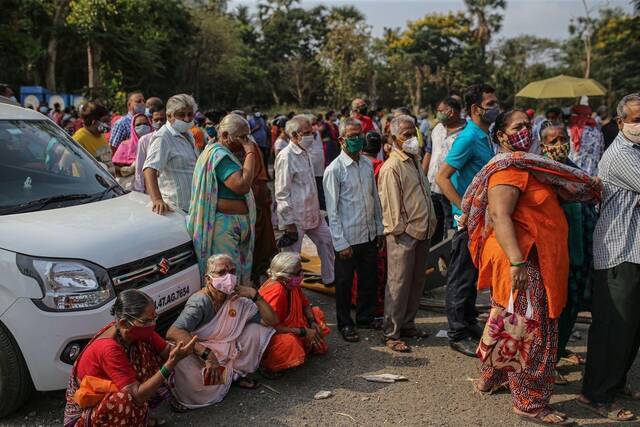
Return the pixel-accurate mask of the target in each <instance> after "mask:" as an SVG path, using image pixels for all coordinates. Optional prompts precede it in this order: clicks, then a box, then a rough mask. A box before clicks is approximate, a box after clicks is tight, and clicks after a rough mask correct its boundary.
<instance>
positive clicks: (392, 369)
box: [0, 291, 640, 427]
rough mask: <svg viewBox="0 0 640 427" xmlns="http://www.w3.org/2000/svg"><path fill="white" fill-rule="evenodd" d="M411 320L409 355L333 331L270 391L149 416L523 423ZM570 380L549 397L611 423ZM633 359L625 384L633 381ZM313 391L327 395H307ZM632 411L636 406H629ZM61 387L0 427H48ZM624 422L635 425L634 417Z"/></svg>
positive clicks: (471, 368)
mask: <svg viewBox="0 0 640 427" xmlns="http://www.w3.org/2000/svg"><path fill="white" fill-rule="evenodd" d="M307 294H308V295H309V296H310V297H311V299H312V301H313V302H314V304H316V305H319V306H320V307H322V308H323V309H324V310H325V311H326V313H327V320H328V321H329V322H332V320H333V319H335V314H334V310H333V301H332V299H331V297H327V296H324V295H318V294H314V293H312V292H308V291H307ZM418 323H419V324H420V325H421V326H422V327H424V328H426V329H427V330H429V331H430V332H432V334H433V335H432V336H431V337H429V338H427V339H424V340H419V341H418V342H416V341H413V342H412V344H414V347H413V348H414V351H413V352H412V353H409V354H398V353H395V354H394V353H392V352H391V351H389V350H387V349H386V348H385V347H384V345H383V344H382V340H381V336H380V333H379V332H375V331H363V332H361V338H362V340H361V342H360V343H357V344H348V343H346V342H344V341H342V339H341V338H340V337H339V336H338V334H337V333H336V332H335V323H330V326H331V327H332V329H334V332H332V334H331V335H330V340H329V342H330V346H331V350H330V353H329V354H328V355H325V356H320V357H312V358H310V359H309V360H308V362H307V363H306V364H305V365H304V366H303V367H300V368H298V369H295V370H292V371H290V372H288V373H287V374H286V375H285V376H284V377H283V378H280V379H277V380H265V379H263V378H261V377H259V376H257V377H256V378H257V379H258V380H259V381H261V382H262V383H264V384H266V385H268V386H270V387H271V388H272V389H274V390H276V391H277V392H274V391H272V390H270V389H267V388H266V387H261V388H259V389H257V390H242V389H239V388H236V387H234V388H232V390H231V392H230V393H229V395H228V396H227V398H226V399H225V400H224V401H223V402H222V403H220V404H218V405H215V406H213V407H210V408H206V409H201V410H197V411H193V412H189V413H186V414H179V415H178V414H173V413H171V412H170V411H169V409H168V405H165V406H163V407H161V408H160V410H159V411H158V412H157V415H159V416H162V417H164V418H165V419H166V420H167V421H168V425H172V426H181V427H184V426H210V425H229V426H232V425H233V426H235V425H260V426H267V425H269V426H321V425H322V426H327V425H329V426H334V425H336V426H353V425H360V426H365V425H366V426H377V425H403V426H405V425H411V426H413V425H421V426H527V425H531V424H529V423H526V422H524V421H521V420H520V419H519V418H518V417H517V416H515V415H514V414H513V413H512V411H511V405H510V396H509V395H508V394H499V395H495V396H491V397H483V396H480V395H478V394H476V393H474V392H473V390H472V385H471V380H472V379H473V378H477V376H478V362H477V359H471V358H468V357H464V356H462V355H459V354H458V353H455V352H453V351H451V350H450V349H449V347H448V346H447V341H446V339H445V338H436V337H435V334H436V333H437V332H438V331H439V330H441V329H445V327H446V319H445V318H444V316H443V315H442V313H429V312H423V311H421V312H420V314H419V319H418ZM579 331H580V332H581V333H582V336H583V338H582V340H580V341H577V342H573V343H572V349H573V350H574V351H578V352H582V353H583V352H584V351H585V347H584V345H585V341H584V339H585V337H586V328H585V327H584V326H583V325H580V326H579ZM568 372H569V374H568V378H569V380H570V381H571V384H570V385H568V386H564V387H556V392H555V395H554V397H553V400H552V403H555V404H558V408H559V409H561V410H562V411H565V412H567V413H568V414H569V415H570V416H572V417H573V418H575V419H577V420H578V421H579V422H580V423H581V425H585V426H595V425H598V426H600V425H611V424H608V423H607V422H606V420H602V419H591V418H590V415H589V414H588V413H586V412H585V411H584V410H583V409H582V408H580V407H579V406H577V405H576V403H575V402H574V401H573V400H574V399H575V397H576V393H578V392H579V390H580V380H581V377H582V374H581V372H580V370H579V369H578V370H573V371H568ZM371 373H376V374H378V373H393V374H400V375H404V376H406V377H407V378H408V379H409V380H408V381H406V382H398V383H394V384H379V383H371V382H367V381H365V380H364V379H362V377H361V376H362V375H363V374H371ZM638 374H639V369H638V365H637V364H636V365H635V366H634V368H633V370H632V374H631V377H630V378H631V384H632V385H635V386H636V387H640V382H639V381H638V379H639V378H638V376H639V375H638ZM321 390H329V391H332V392H333V393H334V396H333V397H330V398H329V399H326V400H314V399H313V396H314V395H315V394H316V393H317V392H318V391H321ZM629 407H630V409H632V410H634V411H635V412H636V413H640V405H639V404H631V405H629ZM63 408H64V392H62V391H60V392H52V393H39V394H36V395H35V396H34V397H33V399H32V400H31V402H30V403H29V404H28V405H27V406H26V407H24V408H23V409H22V410H21V411H20V412H19V413H18V414H16V415H14V416H13V417H11V418H9V419H5V420H2V421H0V425H11V426H19V425H25V426H45V425H46V426H49V425H61V424H62V414H63ZM626 425H640V422H633V423H627V424H626Z"/></svg>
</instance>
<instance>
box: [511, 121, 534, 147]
mask: <svg viewBox="0 0 640 427" xmlns="http://www.w3.org/2000/svg"><path fill="white" fill-rule="evenodd" d="M507 143H508V144H509V145H510V146H511V148H513V149H514V151H524V152H525V153H528V152H529V149H530V148H531V144H533V139H532V138H531V130H530V129H529V128H527V127H524V128H522V129H520V130H519V131H518V132H516V133H514V134H513V135H508V136H507Z"/></svg>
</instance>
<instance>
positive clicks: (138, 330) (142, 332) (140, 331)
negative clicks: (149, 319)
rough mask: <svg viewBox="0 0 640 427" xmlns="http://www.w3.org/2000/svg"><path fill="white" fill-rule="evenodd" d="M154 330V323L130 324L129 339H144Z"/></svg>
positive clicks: (149, 336)
mask: <svg viewBox="0 0 640 427" xmlns="http://www.w3.org/2000/svg"><path fill="white" fill-rule="evenodd" d="M155 330H156V325H149V326H132V327H131V329H129V338H130V339H131V341H146V340H148V339H149V338H151V335H152V334H153V332H154V331H155Z"/></svg>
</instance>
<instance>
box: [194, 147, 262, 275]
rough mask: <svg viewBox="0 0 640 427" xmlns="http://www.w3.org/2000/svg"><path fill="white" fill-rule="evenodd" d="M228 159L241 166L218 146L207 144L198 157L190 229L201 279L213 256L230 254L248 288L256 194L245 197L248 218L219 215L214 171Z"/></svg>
mask: <svg viewBox="0 0 640 427" xmlns="http://www.w3.org/2000/svg"><path fill="white" fill-rule="evenodd" d="M225 157H229V158H230V159H231V160H233V161H234V162H235V163H237V164H238V165H239V166H240V167H242V165H240V162H238V159H236V157H235V156H234V155H233V154H232V153H231V151H229V149H227V148H226V147H225V146H223V145H222V144H219V143H217V144H211V145H207V146H206V147H205V149H204V151H203V152H202V154H200V156H199V157H198V161H197V162H196V167H195V170H194V171H193V182H192V189H191V203H190V206H189V215H188V216H187V230H188V231H189V234H190V235H191V237H192V238H193V246H194V248H195V251H196V256H197V258H198V264H199V266H200V274H201V276H204V274H205V271H206V264H207V259H208V258H209V257H210V256H211V255H213V254H218V253H221V254H227V255H230V256H231V257H232V258H233V259H234V261H235V262H236V265H237V266H238V282H239V283H240V284H245V285H246V284H248V281H249V279H250V277H251V266H252V264H253V246H254V244H255V241H254V240H255V224H256V205H255V202H254V199H253V193H252V192H249V193H247V194H246V195H245V201H246V203H247V207H248V208H249V215H248V216H247V215H226V214H223V213H221V212H216V207H217V204H218V182H217V178H216V172H215V169H216V167H217V166H218V164H219V163H220V161H221V160H222V159H224V158H225Z"/></svg>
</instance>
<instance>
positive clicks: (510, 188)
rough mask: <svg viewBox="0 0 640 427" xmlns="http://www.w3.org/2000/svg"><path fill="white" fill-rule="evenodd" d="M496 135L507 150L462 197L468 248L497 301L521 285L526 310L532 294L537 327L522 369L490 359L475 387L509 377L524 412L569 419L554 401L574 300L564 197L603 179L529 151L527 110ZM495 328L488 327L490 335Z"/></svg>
mask: <svg viewBox="0 0 640 427" xmlns="http://www.w3.org/2000/svg"><path fill="white" fill-rule="evenodd" d="M492 139H493V141H494V142H495V143H496V144H498V145H499V152H500V153H499V154H498V155H497V156H496V157H494V159H493V160H491V162H489V164H487V165H486V166H485V167H484V168H483V169H482V170H481V171H480V172H479V173H478V174H477V175H476V177H475V178H474V180H473V182H472V183H471V185H470V186H469V188H468V189H467V192H466V193H465V196H464V200H463V203H462V209H463V213H464V215H465V217H466V226H467V228H468V230H469V236H470V238H469V250H470V252H471V256H472V259H473V262H474V264H475V265H476V266H477V267H478V270H479V279H478V287H479V288H480V289H486V288H490V289H491V297H492V304H493V306H497V307H502V308H504V307H507V305H508V301H509V298H510V295H511V293H512V292H514V291H516V295H517V296H516V297H515V313H517V314H521V315H525V312H526V310H527V305H528V301H527V300H529V301H530V303H531V306H532V308H533V313H532V314H533V315H532V319H533V320H534V321H535V322H534V324H535V327H534V331H533V339H532V343H531V347H530V350H529V352H528V358H527V359H526V362H525V363H524V366H523V367H522V370H521V371H520V372H507V371H506V370H498V369H495V368H494V367H493V366H492V365H491V364H490V363H485V364H484V365H483V366H482V375H481V378H480V380H479V381H478V382H477V384H476V388H477V390H478V391H479V392H481V393H483V394H490V393H491V392H492V391H494V390H496V389H497V388H499V387H500V386H502V385H507V384H508V387H509V389H510V391H511V396H512V401H513V410H514V412H515V413H516V414H517V415H518V416H520V417H522V418H524V419H526V420H528V421H531V422H536V423H539V424H544V425H570V424H572V423H573V422H572V421H571V420H570V419H569V418H568V417H567V415H566V414H563V413H561V412H558V411H555V410H553V409H552V408H551V407H550V406H549V400H550V398H551V393H552V391H553V384H554V367H555V358H556V352H557V344H558V317H559V316H560V313H561V312H562V309H563V307H564V305H565V303H566V301H567V280H568V275H569V254H568V246H567V238H568V226H567V221H566V219H565V215H564V212H563V210H562V208H561V206H560V200H559V199H561V200H563V201H590V200H596V199H597V198H598V197H599V192H598V190H597V188H598V186H599V181H598V180H597V179H596V178H591V177H589V176H588V175H587V174H586V173H584V172H582V171H581V170H579V169H575V168H571V167H569V166H566V165H564V164H561V163H558V162H555V161H553V160H550V159H546V158H544V157H542V156H537V155H534V154H528V151H529V148H530V147H531V145H532V138H531V125H530V122H529V118H528V116H527V115H526V113H525V112H523V111H520V110H513V111H509V112H505V113H501V114H500V115H499V116H498V118H497V119H496V122H495V125H494V129H493V132H492ZM519 291H526V292H519ZM492 332H494V331H493V330H492V328H490V327H489V326H488V327H487V328H486V329H485V332H484V334H485V335H487V334H488V335H491V334H492ZM483 338H484V337H483ZM483 341H484V339H483ZM481 346H482V344H481Z"/></svg>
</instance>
